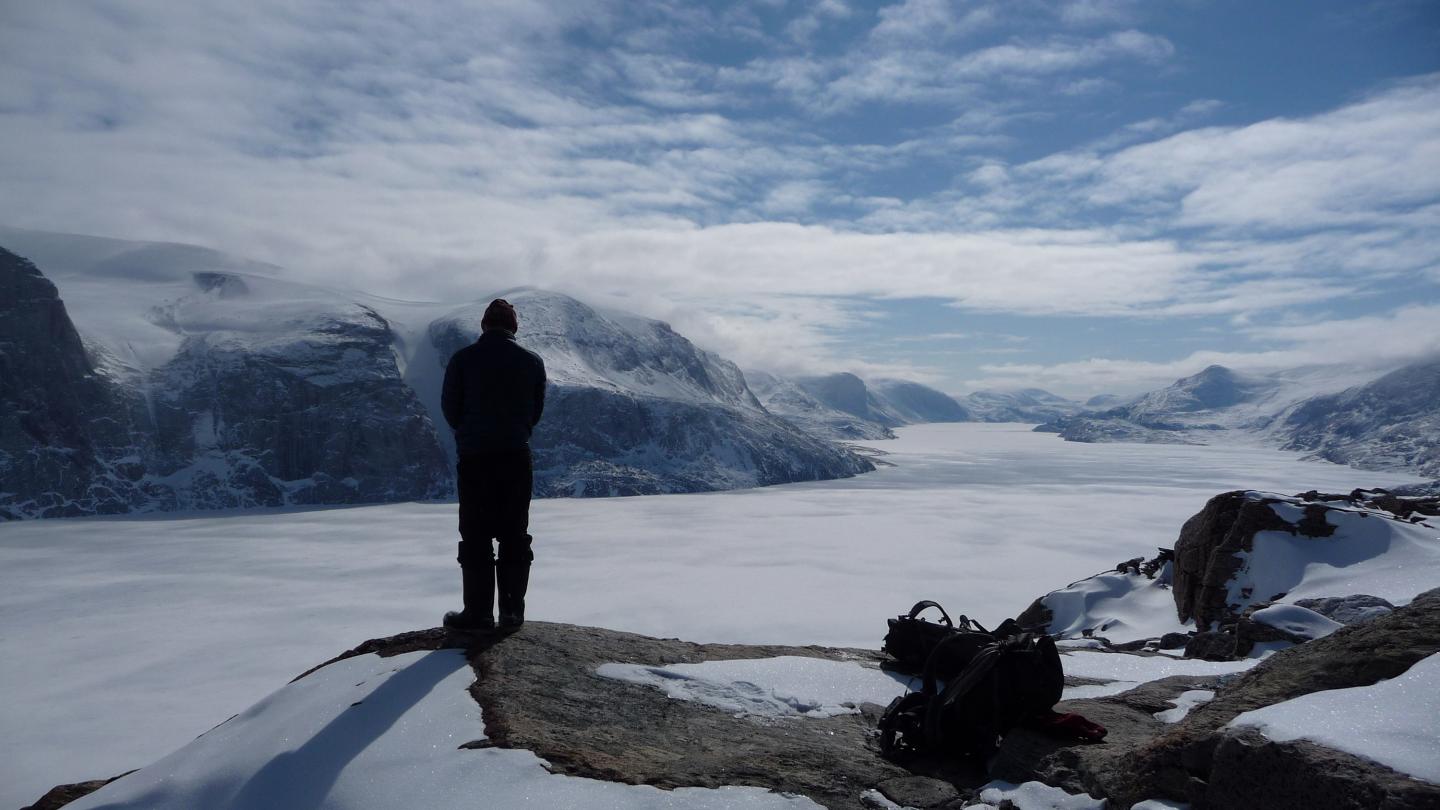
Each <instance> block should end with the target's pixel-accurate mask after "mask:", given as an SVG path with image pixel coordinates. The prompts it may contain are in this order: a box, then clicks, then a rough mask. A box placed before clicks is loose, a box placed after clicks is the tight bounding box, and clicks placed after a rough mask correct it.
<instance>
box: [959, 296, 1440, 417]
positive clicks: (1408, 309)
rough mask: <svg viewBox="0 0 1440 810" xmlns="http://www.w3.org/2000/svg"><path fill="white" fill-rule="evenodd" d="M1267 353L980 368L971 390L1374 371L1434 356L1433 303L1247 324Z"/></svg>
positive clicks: (1437, 324) (1122, 386) (1436, 326)
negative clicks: (1209, 370)
mask: <svg viewBox="0 0 1440 810" xmlns="http://www.w3.org/2000/svg"><path fill="white" fill-rule="evenodd" d="M1243 331H1244V332H1245V333H1246V334H1247V335H1249V336H1250V337H1253V338H1256V339H1257V340H1260V341H1263V342H1265V343H1269V344H1271V345H1272V346H1273V348H1268V349H1264V350H1257V351H1230V352H1219V351H1198V352H1194V353H1192V354H1190V355H1188V356H1186V357H1183V358H1180V359H1176V360H1168V361H1163V362H1150V361H1141V360H1127V359H1110V358H1089V359H1086V360H1080V361H1072V362H1064V363H1056V364H1052V365H1043V364H1018V363H1016V364H995V365H987V366H982V367H981V371H982V373H983V375H984V376H982V377H980V378H977V379H973V380H968V381H967V382H966V384H967V385H969V386H970V387H972V388H986V387H1016V386H1036V387H1040V388H1047V389H1051V390H1054V391H1056V392H1061V393H1071V394H1084V395H1090V394H1095V393H1098V392H1109V393H1120V394H1131V393H1138V392H1140V391H1145V390H1150V389H1153V388H1157V387H1161V386H1165V385H1169V384H1170V383H1172V382H1174V381H1175V380H1177V379H1179V378H1180V377H1184V376H1188V375H1190V374H1194V373H1196V372H1198V371H1200V370H1202V369H1204V368H1205V367H1206V366H1209V365H1212V364H1219V365H1222V366H1227V367H1229V368H1234V369H1237V370H1241V371H1249V372H1255V373H1266V372H1274V371H1282V370H1285V369H1293V368H1299V367H1302V366H1311V365H1345V366H1352V367H1356V368H1359V369H1372V370H1374V371H1375V372H1377V373H1378V372H1379V371H1382V370H1388V369H1391V368H1395V367H1398V366H1401V365H1404V364H1406V363H1411V362H1415V361H1419V360H1423V359H1426V358H1429V357H1434V356H1436V355H1440V304H1424V305H1413V306H1405V307H1401V308H1399V309H1396V310H1394V311H1392V312H1389V313H1386V314H1384V315H1369V316H1364V317H1358V318H1344V319H1332V320H1326V321H1317V322H1314V323H1308V324H1277V325H1273V326H1267V325H1253V326H1250V327H1247V328H1245V329H1244V330H1243Z"/></svg>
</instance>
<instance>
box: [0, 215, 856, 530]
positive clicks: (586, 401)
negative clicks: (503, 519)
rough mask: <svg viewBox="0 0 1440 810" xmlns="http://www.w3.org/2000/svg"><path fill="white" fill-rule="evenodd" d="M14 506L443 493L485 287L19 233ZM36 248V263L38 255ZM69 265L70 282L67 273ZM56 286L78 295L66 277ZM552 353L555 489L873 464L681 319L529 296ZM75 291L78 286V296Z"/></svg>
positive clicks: (541, 476)
mask: <svg viewBox="0 0 1440 810" xmlns="http://www.w3.org/2000/svg"><path fill="white" fill-rule="evenodd" d="M0 245H4V246H6V247H9V248H10V249H12V250H14V253H6V254H4V255H3V257H0V289H3V290H5V291H6V292H7V295H6V296H5V298H4V302H5V303H4V304H3V305H0V306H3V307H4V308H5V312H4V318H3V324H0V359H3V361H4V362H3V363H0V374H3V375H4V380H3V381H4V390H3V392H0V397H3V400H4V401H3V404H4V405H5V406H6V409H5V414H4V416H0V425H3V427H4V434H3V436H0V480H3V482H4V483H3V485H0V510H4V511H3V512H0V514H3V515H4V516H6V517H58V516H69V515H80V514H94V513H114V512H127V511H151V510H173V509H214V508H231V507H250V506H280V505H295V504H321V503H327V504H328V503H363V502H377V501H395V500H415V499H421V500H423V499H433V498H437V497H444V496H446V495H447V494H448V493H450V492H451V491H452V489H453V484H452V475H451V472H450V469H451V468H450V463H449V461H448V460H447V449H448V450H450V451H451V452H452V453H453V447H452V446H451V439H450V436H449V431H448V430H437V425H440V426H443V420H441V419H440V415H439V401H438V399H439V387H440V379H441V377H442V375H443V371H444V364H445V362H446V361H448V359H449V356H450V354H451V353H453V351H454V350H455V349H456V348H459V347H460V346H461V345H463V344H464V343H466V342H469V341H470V340H473V339H474V337H475V336H476V335H477V334H478V333H479V320H480V315H481V313H482V312H483V307H484V302H488V301H489V300H490V296H484V297H482V298H480V299H478V300H479V303H476V304H472V305H466V306H462V307H459V308H456V307H455V306H454V304H437V303H424V302H406V301H395V300H391V299H385V298H380V297H377V296H371V295H366V294H364V293H358V292H352V291H340V290H331V289H325V288H319V287H314V286H308V285H301V284H295V283H291V282H287V281H283V280H280V279H278V278H276V277H274V274H275V273H276V272H277V268H273V267H270V266H267V265H262V264H258V263H254V262H247V261H245V260H243V259H237V258H235V257H230V256H226V255H224V254H220V253H217V252H215V251H210V250H206V249H203V248H196V247H191V246H187V245H168V244H156V243H139V242H127V241H123V240H114V239H102V238H96V237H82V236H73V235H68V234H51V233H40V232H33V231H23V230H18V229H10V228H3V229H0ZM22 256H23V257H30V258H33V259H34V260H35V261H34V263H31V262H30V261H27V260H26V259H25V258H21V257H22ZM52 282H53V283H52ZM57 288H58V289H57ZM513 297H514V299H515V301H516V303H517V306H520V307H521V317H522V322H523V323H524V326H523V327H522V330H523V331H524V336H523V341H522V342H525V343H527V344H528V345H532V346H533V347H534V348H536V349H537V350H538V351H539V352H540V353H541V355H542V356H544V357H545V359H546V361H547V364H548V366H549V370H550V374H551V377H552V390H551V401H550V403H549V404H550V407H549V409H548V410H547V418H546V420H545V421H544V422H543V423H542V428H541V430H540V432H539V433H538V434H537V436H536V441H535V447H536V451H537V485H538V489H539V491H540V492H541V493H544V494H551V495H563V494H570V495H610V494H633V493H641V492H675V491H687V492H688V491H697V490H707V489H726V488H733V487H739V486H754V485H759V484H771V483H780V482H785V481H798V480H814V479H822V478H833V477H836V476H843V475H854V474H856V473H860V472H865V471H868V470H870V469H873V466H872V465H871V464H870V463H869V462H868V461H865V460H864V459H862V458H860V457H858V456H856V455H855V454H853V453H851V452H849V451H848V450H845V449H843V448H840V447H838V446H835V445H833V444H831V443H830V442H828V441H826V440H824V439H822V438H818V437H815V436H812V435H810V434H807V433H805V432H804V431H802V430H799V429H797V428H796V427H795V426H793V425H792V424H790V423H788V422H785V421H783V420H781V419H778V418H777V417H775V416H773V415H771V414H769V413H767V412H766V411H765V409H764V408H763V407H762V406H761V405H760V404H759V402H758V400H756V398H755V396H754V395H753V394H752V393H751V392H750V390H749V389H748V387H747V386H746V383H745V379H744V376H743V375H742V374H741V373H740V371H739V370H738V369H737V368H736V367H735V366H734V365H733V364H731V363H729V362H727V361H725V360H723V359H721V358H719V357H716V356H714V355H712V354H709V353H707V352H703V351H700V350H699V349H697V348H695V347H694V346H693V345H692V344H690V342H689V341H688V340H686V339H685V338H683V337H682V336H680V335H677V334H676V333H675V332H674V331H673V330H671V329H670V328H669V327H668V326H666V325H665V324H662V323H660V322H658V321H649V320H646V319H643V318H638V317H635V316H633V315H628V314H624V313H605V314H600V313H597V312H595V311H594V310H591V309H590V308H589V307H586V306H585V305H584V304H581V303H580V302H578V301H575V300H573V299H569V298H566V297H564V296H559V295H554V294H548V293H541V292H538V291H518V292H516V293H514V294H513ZM62 299H63V300H62Z"/></svg>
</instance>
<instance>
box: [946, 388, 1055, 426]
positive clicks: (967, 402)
mask: <svg viewBox="0 0 1440 810" xmlns="http://www.w3.org/2000/svg"><path fill="white" fill-rule="evenodd" d="M961 402H962V403H963V404H964V406H965V408H967V409H968V410H969V411H970V413H971V414H972V415H973V417H974V419H975V421H977V422H1049V421H1050V420H1052V419H1058V418H1060V417H1063V416H1069V415H1071V414H1075V413H1079V412H1080V411H1081V410H1083V407H1082V406H1081V405H1080V403H1078V402H1075V401H1074V400H1070V399H1066V398H1065V397H1062V396H1059V395H1057V394H1052V393H1050V392H1049V391H1046V390H1044V389H1042V388H1023V389H1020V390H1018V391H976V392H974V393H972V394H969V395H968V396H966V397H964V398H963V399H962V400H961Z"/></svg>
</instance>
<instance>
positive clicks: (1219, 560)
mask: <svg viewBox="0 0 1440 810" xmlns="http://www.w3.org/2000/svg"><path fill="white" fill-rule="evenodd" d="M1281 501H1282V499H1281V498H1278V497H1271V496H1266V495H1263V494H1261V493H1258V492H1246V491H1240V490H1237V491H1235V492H1226V493H1223V494H1220V495H1216V496H1215V497H1213V498H1211V499H1210V501H1209V502H1208V503H1206V504H1205V508H1204V509H1202V510H1200V512H1199V513H1198V514H1196V515H1195V516H1194V517H1192V518H1190V519H1189V520H1187V521H1185V525H1184V526H1182V527H1181V529H1180V538H1179V539H1178V540H1177V541H1176V542H1175V607H1176V609H1177V611H1178V612H1179V616H1180V620H1181V621H1189V620H1191V619H1194V620H1195V625H1196V627H1199V628H1202V629H1205V628H1212V627H1214V626H1216V625H1220V626H1224V625H1230V624H1234V623H1235V622H1236V621H1237V620H1238V619H1239V615H1238V606H1237V605H1232V604H1230V603H1229V598H1228V595H1229V588H1230V581H1231V580H1232V579H1233V578H1234V576H1235V573H1236V571H1238V570H1239V569H1240V566H1241V559H1240V557H1238V556H1237V555H1238V554H1242V553H1244V552H1249V551H1252V550H1254V542H1255V535H1256V534H1257V533H1259V532H1265V531H1283V532H1288V533H1290V534H1293V535H1298V536H1303V537H1329V536H1330V535H1332V534H1333V533H1334V532H1335V528H1334V527H1333V526H1331V525H1330V524H1329V523H1328V522H1327V521H1326V520H1325V512H1326V510H1327V507H1326V506H1325V505H1324V504H1322V503H1316V502H1313V501H1311V502H1306V503H1305V504H1304V517H1303V518H1301V519H1300V520H1298V521H1295V522H1293V523H1292V522H1291V521H1289V520H1286V519H1284V518H1282V517H1280V516H1279V515H1278V514H1276V513H1275V511H1274V510H1273V509H1271V508H1270V505H1271V504H1274V503H1280V502H1281ZM1283 595H1284V594H1244V596H1245V597H1246V598H1247V599H1249V598H1253V599H1254V600H1255V601H1269V600H1273V599H1276V598H1279V597H1280V596H1283Z"/></svg>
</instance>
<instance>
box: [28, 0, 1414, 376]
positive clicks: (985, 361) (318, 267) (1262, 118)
mask: <svg viewBox="0 0 1440 810" xmlns="http://www.w3.org/2000/svg"><path fill="white" fill-rule="evenodd" d="M1437 41H1440V5H1437V4H1436V3H1434V2H1421V1H1420V0H1413V1H1412V0H1383V1H1382V2H1356V1H1353V0H1352V1H1351V2H1330V3H1327V2H1298V1H1297V2H1265V3H1254V2H1249V3H1244V2H1221V1H1220V0H1216V1H1215V2H1206V1H1205V0H1175V1H1174V2H1150V3H1131V2H1124V1H1123V0H1080V1H1077V2H1054V3H1042V2H1029V0H1012V1H1011V2H945V1H943V0H904V1H903V2H894V3H858V2H842V1H841V0H825V1H824V2H795V1H793V0H753V1H752V2H734V3H717V4H713V5H702V4H696V3H673V2H659V3H636V2H628V3H607V2H590V3H570V4H561V3H541V2H519V1H517V0H490V1H489V2H483V3H463V2H452V3H443V4H424V5H420V6H416V7H411V5H410V4H401V3H387V2H373V1H372V2H339V1H338V0H333V1H331V2H311V3H303V4H294V3H286V2H279V1H278V0H256V1H255V2H248V3H243V4H224V3H218V2H193V3H185V4H174V3H162V2H141V1H137V2H126V3H93V2H73V3H7V4H4V5H0V183H3V187H4V188H6V190H7V193H6V194H5V195H3V197H0V222H4V223H5V224H9V225H14V226H19V227H30V228H40V229H48V230H62V231H75V232H83V233H95V234H103V235H108V236H118V237H124V238H132V239H163V240H171V241H181V242H192V243H199V244H204V245H208V246H211V247H216V248H219V249H222V250H227V251H231V252H235V253H239V254H242V255H246V256H249V257H252V258H256V259H261V260H264V261H269V262H273V263H275V264H278V265H281V266H283V267H285V268H286V269H287V272H289V273H292V274H293V275H294V276H295V277H297V278H299V279H302V280H310V281H314V282H316V283H322V284H327V285H340V286H348V287H354V288H359V289H365V290H369V291H373V292H377V293H381V294H389V295H397V296H403V297H410V298H435V299H444V300H449V299H465V298H483V297H485V296H486V295H487V294H488V293H490V292H491V291H494V290H498V289H504V288H507V287H511V286H515V285H520V284H529V285H536V286H542V287H551V288H556V289H560V290H563V291H566V292H570V293H573V294H576V295H577V296H579V297H582V298H584V299H587V300H591V301H594V302H597V303H602V304H615V305H621V306H625V307H627V308H630V309H633V310H636V311H639V312H642V313H644V314H648V315H652V316H655V317H662V318H665V319H667V320H669V321H671V322H672V323H673V324H674V325H675V327H676V328H677V329H679V330H680V331H682V332H683V333H685V334H687V335H690V336H691V337H692V338H693V339H695V340H696V341H697V342H698V343H700V344H701V345H703V346H705V347H707V348H711V349H713V350H716V351H719V352H720V353H722V354H724V355H726V356H728V357H731V358H732V359H735V360H736V361H737V362H739V363H741V365H742V366H744V367H755V368H765V369H767V370H775V371H780V372H807V371H825V370H840V369H845V370H853V371H857V372H860V373H862V374H867V375H871V376H906V377H911V378H916V379H922V380H925V381H928V382H932V383H934V384H936V385H937V386H939V387H941V388H943V389H945V390H948V391H951V392H956V393H963V392H966V391H969V390H973V389H975V388H978V387H1016V386H1026V385H1039V386H1042V387H1046V388H1050V389H1052V390H1055V391H1058V392H1061V393H1065V394H1070V395H1090V394H1094V393H1100V392H1107V391H1108V392H1131V391H1136V390H1142V389H1145V388H1148V387H1153V386H1154V385H1158V384H1163V383H1165V382H1168V381H1169V380H1172V379H1174V378H1175V377H1177V376H1180V375H1182V374H1187V373H1192V372H1194V371H1197V370H1199V369H1200V368H1202V367H1203V366H1204V365H1207V364H1209V363H1211V362H1222V363H1226V364H1229V365H1233V366H1236V367H1239V368H1244V369H1251V370H1255V371H1269V370H1276V369H1282V368H1288V367H1294V366H1300V365H1307V364H1313V363H1322V362H1341V363H1351V364H1354V363H1360V364H1368V365H1372V366H1375V367H1377V368H1381V367H1387V366H1393V365H1396V364H1399V363H1402V362H1406V361H1409V360H1413V359H1416V358H1419V357H1423V356H1428V355H1431V354H1434V353H1435V352H1437V351H1440V48H1437V47H1436V46H1435V43H1436V42H1437Z"/></svg>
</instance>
